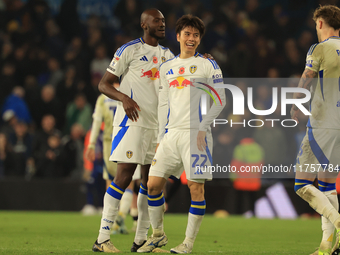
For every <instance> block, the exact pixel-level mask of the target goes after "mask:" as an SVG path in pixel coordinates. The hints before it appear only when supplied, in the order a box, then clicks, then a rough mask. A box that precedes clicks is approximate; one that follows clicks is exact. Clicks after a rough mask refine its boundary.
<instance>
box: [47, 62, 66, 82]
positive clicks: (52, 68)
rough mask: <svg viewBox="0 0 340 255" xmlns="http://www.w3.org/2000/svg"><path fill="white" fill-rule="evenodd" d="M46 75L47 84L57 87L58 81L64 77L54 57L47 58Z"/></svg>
mask: <svg viewBox="0 0 340 255" xmlns="http://www.w3.org/2000/svg"><path fill="white" fill-rule="evenodd" d="M47 65H48V77H47V84H51V85H53V86H54V87H57V85H58V84H59V82H61V81H62V79H63V78H64V73H63V71H62V70H61V69H60V64H59V61H58V60H57V59H56V58H49V59H48V62H47Z"/></svg>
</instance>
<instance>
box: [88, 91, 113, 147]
mask: <svg viewBox="0 0 340 255" xmlns="http://www.w3.org/2000/svg"><path fill="white" fill-rule="evenodd" d="M117 103H118V101H116V100H113V99H111V98H108V97H107V96H105V95H104V94H101V95H100V96H99V97H98V98H97V101H96V106H95V108H94V112H93V114H92V118H93V123H92V131H91V135H90V143H91V144H92V143H93V144H95V143H96V141H97V137H98V134H99V130H100V126H101V124H102V122H104V125H105V126H104V131H103V138H104V140H110V141H111V138H112V122H113V116H114V115H115V112H116V108H117Z"/></svg>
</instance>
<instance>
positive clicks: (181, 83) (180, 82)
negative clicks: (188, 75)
mask: <svg viewBox="0 0 340 255" xmlns="http://www.w3.org/2000/svg"><path fill="white" fill-rule="evenodd" d="M188 86H193V87H195V86H194V85H193V84H192V82H191V81H189V80H187V79H185V78H184V77H182V76H179V77H177V78H176V79H175V80H173V81H172V82H169V88H171V87H174V88H176V89H183V88H186V87H188Z"/></svg>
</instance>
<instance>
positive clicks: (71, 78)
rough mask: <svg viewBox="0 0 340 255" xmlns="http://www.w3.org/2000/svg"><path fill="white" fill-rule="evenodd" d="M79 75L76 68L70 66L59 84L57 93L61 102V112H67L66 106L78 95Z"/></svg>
mask: <svg viewBox="0 0 340 255" xmlns="http://www.w3.org/2000/svg"><path fill="white" fill-rule="evenodd" d="M76 75H77V73H76V69H75V67H74V66H68V67H67V69H66V72H65V76H64V79H63V80H62V81H60V82H59V83H58V86H57V89H56V91H57V92H56V93H57V98H58V99H59V101H60V102H61V111H63V112H65V111H66V106H67V105H68V104H69V103H70V102H71V101H72V100H73V99H74V97H75V95H76V94H77V84H76V83H77V76H76Z"/></svg>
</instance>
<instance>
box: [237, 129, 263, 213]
mask: <svg viewBox="0 0 340 255" xmlns="http://www.w3.org/2000/svg"><path fill="white" fill-rule="evenodd" d="M263 162H264V151H263V149H262V147H261V146H260V145H259V144H258V143H256V142H255V141H254V139H253V138H252V137H251V134H250V133H248V134H247V135H245V136H244V138H243V139H242V140H241V141H240V143H239V144H238V145H237V146H236V147H235V149H234V152H233V160H232V162H231V167H235V168H236V173H232V174H233V186H234V188H235V190H236V191H237V192H236V199H235V201H236V204H237V205H236V207H237V208H236V213H238V214H243V213H245V212H248V211H251V212H252V214H253V213H254V205H255V201H256V199H257V191H259V190H260V188H261V166H262V164H263ZM242 167H243V168H244V169H242ZM246 167H249V169H255V168H256V167H257V169H258V171H245V170H246V169H245V168H246ZM242 207H243V208H242Z"/></svg>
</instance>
